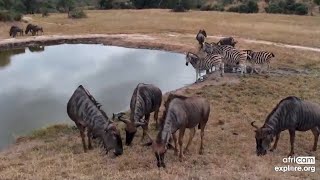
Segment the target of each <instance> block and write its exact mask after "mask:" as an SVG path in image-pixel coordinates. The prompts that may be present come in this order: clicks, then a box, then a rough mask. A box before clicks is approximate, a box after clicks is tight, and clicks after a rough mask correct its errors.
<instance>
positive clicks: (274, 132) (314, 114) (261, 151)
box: [251, 96, 320, 156]
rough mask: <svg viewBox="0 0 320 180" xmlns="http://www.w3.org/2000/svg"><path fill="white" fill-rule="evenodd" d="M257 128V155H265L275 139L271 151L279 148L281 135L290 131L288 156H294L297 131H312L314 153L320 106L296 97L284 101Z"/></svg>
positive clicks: (319, 121) (319, 122)
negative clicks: (285, 131)
mask: <svg viewBox="0 0 320 180" xmlns="http://www.w3.org/2000/svg"><path fill="white" fill-rule="evenodd" d="M251 125H252V126H253V127H255V128H256V130H255V132H256V135H255V138H256V145H257V147H256V152H257V155H258V156H260V155H265V154H266V153H267V150H268V149H269V146H270V144H271V142H272V141H273V138H274V137H276V140H275V143H274V145H273V147H272V148H271V151H273V150H275V149H276V148H277V144H278V140H279V137H280V133H281V132H282V131H284V130H289V134H290V144H291V149H290V153H289V155H288V156H292V155H293V154H294V140H295V131H308V130H311V131H312V133H313V135H314V144H313V149H312V150H313V151H316V150H317V142H318V138H319V133H320V105H318V104H315V103H312V102H308V101H304V100H301V99H299V98H297V97H295V96H289V97H286V98H284V99H282V100H281V101H280V102H279V103H278V104H277V106H276V107H275V108H274V109H273V110H272V112H271V113H270V114H269V115H268V116H267V118H266V121H265V123H264V125H263V126H262V127H261V128H258V127H257V126H256V125H254V121H253V122H252V123H251Z"/></svg>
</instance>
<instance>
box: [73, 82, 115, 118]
mask: <svg viewBox="0 0 320 180" xmlns="http://www.w3.org/2000/svg"><path fill="white" fill-rule="evenodd" d="M79 87H80V88H81V89H82V90H83V91H84V92H85V93H86V95H87V96H88V97H89V99H90V100H91V102H92V103H93V104H94V105H95V106H96V107H97V108H98V109H99V111H100V112H101V113H102V115H103V116H104V117H105V118H106V119H109V118H108V116H107V114H106V112H104V111H103V110H102V109H101V106H102V105H101V104H100V103H99V102H98V101H97V100H96V99H95V98H94V97H93V96H92V95H91V94H90V93H89V91H88V90H86V89H85V88H84V87H83V86H82V85H80V86H79Z"/></svg>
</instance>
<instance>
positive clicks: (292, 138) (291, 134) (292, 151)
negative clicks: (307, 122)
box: [288, 129, 296, 156]
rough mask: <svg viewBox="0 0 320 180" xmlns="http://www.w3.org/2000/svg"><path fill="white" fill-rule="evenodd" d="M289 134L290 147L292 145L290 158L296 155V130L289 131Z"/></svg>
mask: <svg viewBox="0 0 320 180" xmlns="http://www.w3.org/2000/svg"><path fill="white" fill-rule="evenodd" d="M289 134H290V145H291V150H290V153H289V155H288V156H292V155H294V138H295V135H296V132H295V130H292V129H289Z"/></svg>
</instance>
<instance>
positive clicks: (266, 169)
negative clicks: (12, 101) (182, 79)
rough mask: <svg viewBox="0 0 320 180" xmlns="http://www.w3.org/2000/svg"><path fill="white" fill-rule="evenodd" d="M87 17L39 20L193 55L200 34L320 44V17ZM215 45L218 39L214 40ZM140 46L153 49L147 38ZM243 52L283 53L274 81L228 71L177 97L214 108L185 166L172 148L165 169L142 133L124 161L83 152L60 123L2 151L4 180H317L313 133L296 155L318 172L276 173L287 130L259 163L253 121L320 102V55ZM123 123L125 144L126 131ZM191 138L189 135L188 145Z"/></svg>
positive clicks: (150, 13) (301, 136)
mask: <svg viewBox="0 0 320 180" xmlns="http://www.w3.org/2000/svg"><path fill="white" fill-rule="evenodd" d="M88 16H89V18H87V19H82V20H70V19H66V18H65V17H66V16H65V15H60V14H59V15H58V14H57V15H56V14H54V15H51V16H50V17H48V18H41V17H40V16H38V15H35V16H32V18H33V21H34V22H36V23H39V24H41V25H43V26H44V27H45V29H47V30H45V31H46V35H53V34H90V33H147V34H150V36H152V37H154V38H156V40H155V41H159V42H161V43H162V44H163V45H168V47H169V48H167V49H169V50H172V51H177V50H176V49H174V48H172V49H170V47H171V46H170V44H179V45H181V49H180V50H179V52H180V51H183V52H185V51H188V50H191V51H195V48H194V47H195V45H196V42H195V39H194V37H190V36H183V35H184V34H195V33H196V32H197V31H198V29H199V28H200V27H203V28H205V29H206V30H207V33H208V34H209V35H236V36H239V37H242V38H251V39H260V40H268V41H274V42H282V43H289V44H299V45H302V46H312V47H320V39H319V38H318V37H320V36H319V35H320V29H319V25H320V19H319V17H302V16H284V15H266V14H257V15H239V14H232V13H217V12H189V13H184V14H174V13H169V12H167V11H166V10H141V11H140V10H139V11H132V10H124V11H117V10H112V11H90V12H89V13H88ZM98 22H99V23H98ZM8 26H9V24H5V26H0V29H1V33H0V35H1V38H7V35H6V34H4V33H3V31H2V29H3V28H7V27H8ZM168 32H170V33H172V32H175V33H176V34H177V36H168V35H167V33H168ZM175 33H173V34H175ZM213 40H214V41H216V39H213V38H210V39H209V41H213ZM140 41H142V43H143V42H145V44H146V46H149V47H150V48H152V47H153V45H152V43H151V42H149V41H148V40H140ZM132 43H135V42H132ZM237 47H239V48H240V49H256V50H268V51H272V52H273V53H274V54H275V55H276V58H275V60H274V62H272V74H271V75H270V76H265V75H251V76H250V75H249V76H246V77H238V75H235V74H226V76H225V77H223V78H217V76H216V74H213V75H211V76H210V77H208V79H207V80H206V81H204V82H202V83H198V84H194V85H191V86H188V87H184V88H182V89H180V90H178V91H177V93H179V94H184V95H188V96H201V97H205V98H207V99H208V100H209V101H210V103H211V107H212V111H211V113H210V118H209V122H208V124H207V127H206V131H205V141H204V143H205V149H204V154H203V155H199V154H198V150H199V139H200V137H199V136H200V133H199V131H197V132H196V135H195V138H194V140H193V143H192V145H191V147H190V154H187V155H186V158H185V160H184V161H183V162H179V160H178V157H176V156H174V153H173V151H172V150H169V151H168V152H167V155H166V159H165V162H166V165H167V168H166V169H158V168H157V166H156V160H155V157H154V155H153V153H152V150H151V148H149V147H143V146H141V145H140V143H139V139H140V138H139V137H140V136H141V134H142V133H141V131H138V134H137V136H138V137H136V138H135V140H134V142H133V146H131V147H127V146H125V147H124V154H123V155H122V156H120V157H117V158H112V157H110V156H104V155H103V154H102V153H101V152H100V150H99V149H97V148H95V149H94V150H91V151H89V152H88V153H83V149H82V144H81V140H80V137H79V132H78V130H77V129H76V128H74V127H72V126H68V125H56V126H53V127H48V128H44V129H41V130H36V131H34V132H33V133H31V134H30V135H28V136H26V137H21V138H19V139H18V140H17V143H15V144H14V145H12V146H11V147H9V148H7V149H4V150H2V151H1V152H0V162H1V163H0V179H1V180H2V179H10V180H11V179H32V180H34V179H77V180H78V179H121V180H122V179H147V180H150V179H168V180H172V179H177V180H178V179H179V180H180V179H190V180H191V179H195V180H200V179H208V180H211V179H228V180H229V179H281V180H282V179H319V169H320V163H319V162H320V161H319V160H320V153H319V152H320V150H319V149H318V151H316V152H312V151H311V148H312V145H313V135H312V133H311V132H304V133H302V132H298V133H297V136H296V142H295V152H296V155H297V156H315V157H316V168H317V171H316V172H315V173H311V172H285V173H283V172H275V171H274V167H275V166H284V165H288V164H285V163H283V162H282V158H284V157H286V156H287V154H288V153H289V138H288V137H289V135H288V132H287V131H285V132H283V133H282V134H281V138H280V140H279V145H278V149H277V150H276V151H275V152H268V154H267V155H266V156H263V157H258V156H256V154H255V146H256V145H255V138H254V131H253V130H254V129H253V127H252V126H251V125H250V122H251V121H253V120H256V121H257V124H258V125H259V126H261V125H262V124H263V122H264V120H265V118H266V116H267V115H268V113H269V112H271V110H272V108H273V107H274V106H275V105H276V104H277V103H278V102H279V101H280V100H281V99H282V98H284V97H286V96H289V95H294V96H298V97H300V98H302V99H305V100H311V101H314V102H317V103H320V81H319V78H320V77H319V72H320V59H319V56H320V53H319V52H312V51H305V50H296V49H289V48H285V47H282V48H281V47H275V46H272V45H259V44H249V43H245V42H242V41H240V42H239V44H238V46H237ZM182 65H184V64H182ZM128 103H129V102H128ZM160 115H161V114H160ZM151 117H152V116H151ZM151 122H152V123H151V134H152V135H153V136H155V134H156V131H155V130H154V124H153V122H154V121H153V119H152V118H151ZM118 126H119V129H121V131H122V133H121V134H122V138H123V139H124V136H125V133H124V131H123V124H121V123H119V125H118ZM187 137H188V131H187V133H186V136H185V141H187ZM318 148H320V145H318ZM290 165H295V164H290Z"/></svg>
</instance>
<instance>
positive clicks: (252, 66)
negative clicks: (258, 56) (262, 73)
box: [250, 63, 256, 74]
mask: <svg viewBox="0 0 320 180" xmlns="http://www.w3.org/2000/svg"><path fill="white" fill-rule="evenodd" d="M253 69H254V70H255V69H256V67H255V64H254V63H252V64H251V72H250V74H253Z"/></svg>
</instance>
